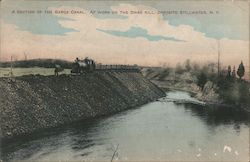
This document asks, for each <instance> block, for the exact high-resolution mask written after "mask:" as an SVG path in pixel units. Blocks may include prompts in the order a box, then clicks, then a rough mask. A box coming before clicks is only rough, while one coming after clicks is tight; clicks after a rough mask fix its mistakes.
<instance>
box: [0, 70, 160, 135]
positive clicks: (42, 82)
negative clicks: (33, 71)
mask: <svg viewBox="0 0 250 162" xmlns="http://www.w3.org/2000/svg"><path fill="white" fill-rule="evenodd" d="M0 92H1V93H0V123H1V137H12V136H15V135H21V134H25V133H31V132H33V131H36V130H39V129H42V128H49V127H54V126H58V125H61V124H65V123H69V122H72V121H76V120H81V119H86V118H92V117H96V116H100V115H107V114H111V113H115V112H119V111H122V110H125V109H129V108H132V107H135V106H138V105H142V104H145V103H147V102H150V101H153V100H155V99H157V98H160V97H163V96H165V93H164V92H163V91H162V90H160V89H159V88H158V87H157V86H155V85H154V84H152V83H151V82H150V81H149V80H147V79H146V78H144V77H143V76H142V75H141V74H140V73H135V72H120V73H119V72H109V73H107V72H106V73H91V74H86V75H84V76H66V75H61V76H59V77H55V76H33V75H32V76H23V77H16V78H12V79H11V78H0Z"/></svg>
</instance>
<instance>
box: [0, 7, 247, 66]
mask: <svg viewBox="0 0 250 162" xmlns="http://www.w3.org/2000/svg"><path fill="white" fill-rule="evenodd" d="M51 9H52V10H56V9H57V10H83V9H82V8H77V7H75V8H72V7H59V8H51ZM122 9H124V10H128V11H130V10H134V11H136V10H155V9H154V8H151V7H148V6H143V5H135V6H134V5H127V4H123V5H119V6H113V7H112V10H122ZM86 13H88V12H87V11H86ZM56 16H58V17H60V18H64V19H61V20H60V21H59V24H60V25H61V26H62V27H63V28H70V29H73V30H77V31H78V32H68V33H66V34H64V35H40V34H34V33H32V32H28V31H22V30H19V28H18V27H17V26H15V25H13V24H7V23H6V22H3V23H2V24H1V38H2V39H1V46H2V47H1V54H2V55H1V56H0V58H1V59H3V58H4V59H9V58H10V55H14V56H16V57H17V58H18V59H22V58H23V57H24V56H23V53H24V52H25V53H26V54H27V55H28V58H60V59H68V60H74V59H75V57H85V56H89V57H91V58H93V59H95V60H96V61H97V62H100V63H104V64H106V63H107V64H139V65H153V66H157V65H159V64H160V63H164V62H166V63H169V64H170V65H173V66H174V65H175V64H176V63H178V62H182V61H184V60H186V59H188V58H189V59H191V60H193V61H197V62H206V61H214V62H216V60H217V53H218V50H217V40H216V39H212V38H207V37H206V36H205V35H204V33H201V32H198V31H195V30H194V29H193V27H191V26H189V25H179V26H172V25H169V23H168V21H165V20H164V19H163V17H162V15H160V14H159V15H158V14H157V15H147V16H145V15H144V16H142V15H131V14H129V15H127V19H99V18H96V17H95V16H93V15H91V14H81V15H80V14H75V15H74V14H68V15H56ZM72 20H74V21H72ZM139 27H140V28H139ZM97 29H99V31H98V30H97ZM100 30H102V31H100ZM107 32H111V33H112V32H113V33H112V34H114V32H116V33H117V32H118V35H119V34H120V35H122V36H114V35H112V34H110V33H108V34H107ZM119 32H120V33H119ZM124 34H125V35H124ZM133 34H134V35H133ZM169 38H173V39H176V40H185V41H186V42H178V41H164V39H169ZM150 39H151V40H150ZM152 39H153V40H154V39H156V40H157V39H159V40H158V41H152ZM221 60H222V62H223V64H224V65H228V64H231V65H234V64H235V65H237V64H238V63H240V61H241V60H248V41H242V40H230V39H221ZM244 64H245V62H244Z"/></svg>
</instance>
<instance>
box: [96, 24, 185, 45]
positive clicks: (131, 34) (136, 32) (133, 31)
mask: <svg viewBox="0 0 250 162" xmlns="http://www.w3.org/2000/svg"><path fill="white" fill-rule="evenodd" d="M96 30H98V31H101V32H104V33H107V34H111V35H114V36H119V37H128V38H137V37H142V38H146V39H147V40H149V41H159V40H167V41H176V42H185V41H183V40H179V39H176V38H173V37H165V36H161V35H150V34H148V32H147V30H146V29H143V28H140V27H134V26H132V27H130V29H129V30H127V31H118V30H102V29H96Z"/></svg>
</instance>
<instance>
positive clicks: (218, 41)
mask: <svg viewBox="0 0 250 162" xmlns="http://www.w3.org/2000/svg"><path fill="white" fill-rule="evenodd" d="M217 43H218V77H219V76H220V40H219V39H218V40H217Z"/></svg>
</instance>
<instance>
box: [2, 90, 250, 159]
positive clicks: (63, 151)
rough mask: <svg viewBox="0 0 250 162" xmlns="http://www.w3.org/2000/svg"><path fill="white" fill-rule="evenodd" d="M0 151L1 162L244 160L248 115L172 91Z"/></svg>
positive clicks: (16, 141) (20, 140)
mask: <svg viewBox="0 0 250 162" xmlns="http://www.w3.org/2000/svg"><path fill="white" fill-rule="evenodd" d="M183 101H184V102H183ZM1 151H2V155H1V156H2V159H3V160H4V161H9V160H14V161H15V160H28V161H52V160H53V161H58V160H64V161H82V160H88V161H104V160H105V161H110V160H111V159H112V157H113V160H114V161H116V160H119V161H249V115H248V114H246V113H245V112H242V111H239V110H237V108H223V107H218V108H213V107H206V106H203V105H202V103H200V102H198V101H197V100H195V99H194V98H192V97H191V96H190V95H189V94H188V93H186V92H180V91H173V92H168V93H167V96H166V97H164V98H161V99H159V100H158V101H155V102H152V103H149V104H146V105H143V106H141V107H138V108H136V109H130V110H127V111H124V112H121V113H118V114H115V115H111V116H106V117H101V118H96V119H94V120H90V121H86V120H85V121H80V122H76V123H73V124H70V125H67V126H64V127H57V128H53V129H48V130H45V131H41V132H36V133H34V134H32V135H29V136H25V137H18V138H15V139H11V140H9V141H2V150H1Z"/></svg>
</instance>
